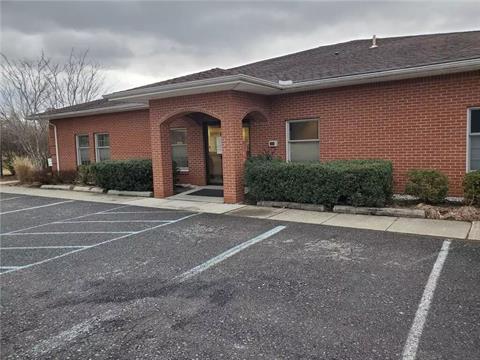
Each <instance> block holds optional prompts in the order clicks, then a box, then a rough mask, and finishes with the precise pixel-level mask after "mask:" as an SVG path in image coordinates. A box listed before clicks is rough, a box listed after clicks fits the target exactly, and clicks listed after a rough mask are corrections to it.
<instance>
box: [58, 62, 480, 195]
mask: <svg viewBox="0 0 480 360" xmlns="http://www.w3.org/2000/svg"><path fill="white" fill-rule="evenodd" d="M472 106H480V72H478V71H477V72H471V73H464V74H455V75H445V76H438V77H431V78H422V79H411V80H403V81H396V82H388V83H377V84H368V85H359V86H354V87H344V88H336V89H325V90H318V91H312V92H304V93H297V94H285V95H281V96H272V97H264V96H257V95H252V94H246V93H239V92H221V93H210V94H199V95H191V96H185V97H176V98H167V99H160V100H154V101H151V103H150V112H148V111H135V112H125V113H118V114H105V115H97V116H90V117H81V118H70V119H62V120H55V121H53V122H54V123H55V124H57V127H58V136H59V149H60V154H61V157H60V165H61V168H62V169H74V168H75V166H76V152H75V134H78V133H87V132H88V134H89V135H90V144H91V157H92V159H94V150H93V134H94V133H95V132H109V133H110V137H111V152H112V158H113V159H125V158H140V157H143V158H150V157H152V151H153V154H154V155H155V154H157V155H158V154H160V152H161V151H163V153H164V158H163V159H159V158H158V157H155V156H154V157H153V160H154V172H155V174H156V177H155V182H156V189H157V190H156V193H157V196H160V195H161V193H160V192H159V190H158V189H160V188H162V187H165V189H166V187H168V186H170V185H168V184H170V183H171V182H170V180H171V170H170V169H171V167H169V166H171V162H170V156H171V152H170V149H169V142H165V144H167V145H166V147H165V148H164V150H162V146H161V143H162V142H163V141H164V140H166V139H169V134H168V131H164V133H162V134H161V131H160V129H161V128H162V127H165V129H167V130H168V128H169V127H170V126H179V127H183V125H184V126H185V127H187V132H188V135H187V136H188V153H189V167H190V169H189V172H188V174H185V175H183V176H182V177H181V178H180V181H181V182H186V183H192V184H199V185H201V184H204V183H205V178H206V176H205V164H204V148H203V134H202V130H201V126H200V125H198V124H196V123H195V122H194V121H193V120H190V119H186V118H182V116H183V114H184V113H188V112H195V111H199V112H204V113H206V114H209V115H211V116H213V117H215V118H217V119H219V120H221V122H222V133H223V143H224V151H226V153H224V158H223V161H224V166H223V167H224V181H225V184H224V185H225V192H226V200H227V198H228V201H229V202H235V201H238V200H239V199H241V198H242V196H243V194H242V190H241V189H242V184H241V181H242V180H241V177H242V169H243V165H242V163H241V161H238V160H239V158H242V157H243V156H244V154H243V153H244V152H245V151H244V150H245V149H244V144H243V143H242V141H241V121H242V119H243V118H244V117H245V115H246V114H247V113H249V112H251V111H254V110H260V111H261V112H262V113H263V115H265V116H266V117H267V120H261V119H258V118H256V119H254V120H253V121H251V150H252V154H261V153H263V152H265V151H271V150H272V149H270V148H268V140H278V142H279V146H278V148H277V149H275V150H274V152H275V153H276V154H277V155H279V156H281V157H283V158H285V146H286V139H285V122H286V121H287V120H293V119H304V118H317V119H319V121H320V126H319V131H320V159H321V160H333V159H362V158H363V159H365V158H384V159H390V160H392V161H393V163H394V175H395V191H397V192H402V191H403V190H404V184H405V174H406V172H407V171H408V170H409V169H411V168H436V169H438V170H440V171H442V172H444V173H445V174H446V175H447V176H448V177H449V180H450V194H451V195H461V194H462V188H461V182H462V178H463V176H464V174H465V167H466V126H467V115H466V114H467V108H469V107H472ZM52 135H53V134H52V131H51V136H52ZM161 139H164V140H161ZM51 140H52V139H51ZM150 144H153V146H152V150H151V148H150ZM50 149H51V151H52V154H53V153H54V144H53V141H50ZM160 160H162V161H160ZM54 168H55V164H54ZM163 173H164V174H165V175H164V176H163V175H162V174H163ZM162 178H163V180H162ZM227 187H228V188H229V189H230V190H227ZM167 190H168V191H171V190H172V189H171V188H169V189H167ZM168 191H167V193H168Z"/></svg>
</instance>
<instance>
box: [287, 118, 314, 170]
mask: <svg viewBox="0 0 480 360" xmlns="http://www.w3.org/2000/svg"><path fill="white" fill-rule="evenodd" d="M319 146H320V140H319V137H318V120H291V121H287V160H288V161H312V160H317V161H318V160H320V150H319Z"/></svg>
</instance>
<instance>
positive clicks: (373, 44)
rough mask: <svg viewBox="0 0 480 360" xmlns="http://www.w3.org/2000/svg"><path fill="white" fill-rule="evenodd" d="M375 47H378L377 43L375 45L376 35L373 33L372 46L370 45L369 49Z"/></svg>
mask: <svg viewBox="0 0 480 360" xmlns="http://www.w3.org/2000/svg"><path fill="white" fill-rule="evenodd" d="M377 47H378V45H377V35H373V36H372V46H370V49H375V48H377Z"/></svg>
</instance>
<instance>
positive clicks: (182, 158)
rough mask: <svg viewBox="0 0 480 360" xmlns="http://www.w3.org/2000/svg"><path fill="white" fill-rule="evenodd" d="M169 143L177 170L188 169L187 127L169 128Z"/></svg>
mask: <svg viewBox="0 0 480 360" xmlns="http://www.w3.org/2000/svg"><path fill="white" fill-rule="evenodd" d="M170 143H171V144H172V161H175V163H176V165H177V168H178V169H179V170H184V171H186V170H188V155H187V129H170Z"/></svg>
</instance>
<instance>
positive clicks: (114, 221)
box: [54, 220, 173, 224]
mask: <svg viewBox="0 0 480 360" xmlns="http://www.w3.org/2000/svg"><path fill="white" fill-rule="evenodd" d="M171 221H173V220H79V221H57V222H55V223H54V224H83V223H150V222H151V223H156V222H171Z"/></svg>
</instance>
